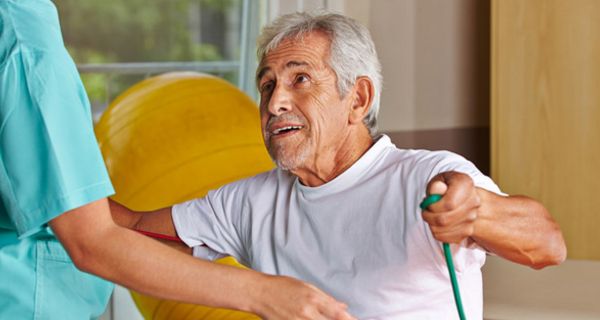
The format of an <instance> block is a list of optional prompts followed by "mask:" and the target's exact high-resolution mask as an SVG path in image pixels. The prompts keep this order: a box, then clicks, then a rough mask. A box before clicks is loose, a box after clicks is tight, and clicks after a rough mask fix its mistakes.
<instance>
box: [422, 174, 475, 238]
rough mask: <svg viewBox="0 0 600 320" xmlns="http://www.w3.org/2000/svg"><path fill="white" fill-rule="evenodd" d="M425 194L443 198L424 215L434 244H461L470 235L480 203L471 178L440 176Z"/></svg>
mask: <svg viewBox="0 0 600 320" xmlns="http://www.w3.org/2000/svg"><path fill="white" fill-rule="evenodd" d="M427 194H428V195H430V194H440V195H443V196H442V199H440V200H439V201H438V202H436V203H434V204H432V205H430V206H429V207H428V208H427V209H426V210H424V211H423V219H424V220H425V221H426V222H427V223H428V224H429V227H430V228H431V232H432V233H433V236H434V237H435V238H436V239H437V240H439V241H441V242H447V243H460V242H461V241H463V240H464V239H466V238H468V237H470V236H472V235H473V233H474V232H475V221H476V220H477V217H478V215H479V212H478V210H479V207H480V205H481V201H480V198H479V195H478V193H477V188H475V185H474V184H473V180H472V179H471V177H469V176H468V175H466V174H464V173H459V172H452V171H451V172H443V173H440V174H438V175H437V176H435V177H434V178H433V179H431V181H429V183H428V184H427Z"/></svg>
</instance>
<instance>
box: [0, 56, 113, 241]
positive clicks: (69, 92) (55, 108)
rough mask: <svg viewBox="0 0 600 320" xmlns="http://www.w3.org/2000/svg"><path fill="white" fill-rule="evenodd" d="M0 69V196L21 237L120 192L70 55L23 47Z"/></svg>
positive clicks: (11, 221)
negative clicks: (95, 134)
mask: <svg viewBox="0 0 600 320" xmlns="http://www.w3.org/2000/svg"><path fill="white" fill-rule="evenodd" d="M0 72H1V74H0V106H1V107H2V109H1V110H2V114H1V115H0V117H1V126H0V189H1V190H0V191H1V194H2V195H1V196H2V201H3V206H4V208H5V210H6V211H7V214H6V216H7V217H8V220H9V222H10V223H12V224H13V226H14V228H15V229H16V230H17V233H18V234H19V235H20V236H21V237H22V236H25V235H28V234H30V233H33V232H35V231H37V230H38V229H39V228H40V227H41V226H43V225H44V224H45V223H47V222H48V221H50V220H51V219H53V218H55V217H56V216H58V215H60V214H61V213H63V212H65V211H68V210H71V209H74V208H77V207H80V206H82V205H85V204H87V203H89V202H92V201H95V200H98V199H101V198H103V197H106V196H109V195H111V194H112V193H113V192H114V190H113V187H112V184H111V182H110V179H109V177H108V174H107V171H106V167H105V165H104V161H103V159H102V155H101V153H100V150H99V148H98V145H97V142H96V138H95V136H94V131H93V126H92V118H91V110H90V105H89V101H88V99H87V95H86V93H85V90H84V88H83V85H82V83H81V80H80V78H79V74H78V73H77V70H76V68H75V65H74V63H73V61H72V60H71V58H70V57H69V55H68V53H67V52H66V50H64V48H63V50H51V51H39V50H33V49H31V50H27V49H23V50H21V51H20V52H18V53H15V54H13V55H12V56H11V57H10V58H9V59H8V60H7V61H6V62H5V65H3V66H2V68H1V69H0Z"/></svg>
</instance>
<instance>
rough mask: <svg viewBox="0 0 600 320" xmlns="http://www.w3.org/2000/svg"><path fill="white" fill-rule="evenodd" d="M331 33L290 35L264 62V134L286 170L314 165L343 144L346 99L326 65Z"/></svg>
mask: <svg viewBox="0 0 600 320" xmlns="http://www.w3.org/2000/svg"><path fill="white" fill-rule="evenodd" d="M329 49H330V43H329V38H328V37H327V35H325V34H323V33H321V32H312V33H310V34H307V35H306V36H305V37H304V38H303V39H300V40H296V39H293V38H292V39H287V40H284V41H283V42H281V44H280V45H279V46H278V47H277V48H275V49H273V50H272V51H271V52H269V54H267V55H266V57H265V58H264V59H263V61H262V62H261V65H260V66H259V73H258V89H259V92H260V96H261V99H260V113H261V125H262V131H263V138H264V141H265V145H266V147H267V149H268V150H269V154H270V155H271V157H272V158H273V159H274V160H275V161H276V162H277V165H278V166H279V167H280V168H282V169H286V170H294V169H302V168H308V169H309V170H310V169H311V168H313V167H314V166H315V164H316V157H317V155H318V154H322V153H323V152H332V151H333V152H335V151H336V150H339V148H340V144H341V143H342V141H343V137H344V134H345V133H346V129H347V127H348V112H349V111H348V110H349V107H348V106H349V104H348V101H346V100H348V99H341V98H340V96H339V92H338V89H337V81H336V75H335V73H334V72H333V70H332V69H331V68H330V67H329V66H328V65H327V61H328V60H329V51H330V50H329Z"/></svg>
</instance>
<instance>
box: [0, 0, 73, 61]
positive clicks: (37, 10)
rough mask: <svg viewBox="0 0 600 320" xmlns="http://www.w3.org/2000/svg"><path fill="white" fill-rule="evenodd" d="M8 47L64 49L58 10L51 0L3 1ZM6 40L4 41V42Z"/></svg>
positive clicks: (38, 50)
mask: <svg viewBox="0 0 600 320" xmlns="http://www.w3.org/2000/svg"><path fill="white" fill-rule="evenodd" d="M0 2H1V4H0V10H1V17H2V28H3V29H4V30H3V31H2V36H3V38H4V41H10V42H13V43H12V44H8V43H5V44H4V46H5V47H12V48H13V49H18V50H21V51H33V52H55V51H57V52H61V51H63V50H64V42H63V38H62V33H61V29H60V23H59V19H58V13H57V10H56V7H55V6H54V4H53V3H52V2H51V1H49V0H23V1H0ZM4 41H3V42H4Z"/></svg>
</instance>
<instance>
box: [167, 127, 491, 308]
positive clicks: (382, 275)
mask: <svg viewBox="0 0 600 320" xmlns="http://www.w3.org/2000/svg"><path fill="white" fill-rule="evenodd" d="M444 171H459V172H463V173H466V174H468V175H469V176H471V178H472V179H473V181H474V182H475V185H476V186H478V187H481V188H485V189H487V190H490V191H493V192H496V193H500V190H499V189H498V187H497V186H496V185H495V184H494V182H493V181H492V180H491V179H490V178H488V177H486V176H485V175H483V174H482V173H481V172H480V171H479V170H477V168H475V166H474V165H473V164H472V163H471V162H469V161H467V160H465V159H464V158H463V157H461V156H459V155H456V154H454V153H451V152H447V151H440V152H431V151H426V150H400V149H398V148H396V146H394V145H393V144H392V143H391V141H390V139H389V138H388V137H387V136H385V135H384V136H381V137H380V138H379V139H378V141H377V142H376V143H375V144H374V145H373V146H372V147H371V148H370V149H369V150H368V151H367V152H366V153H365V154H364V155H363V156H362V157H361V158H360V159H359V160H358V161H357V162H356V163H355V164H354V165H352V166H351V167H350V168H349V169H348V170H346V171H345V172H344V173H342V174H341V175H339V176H338V177H336V178H335V179H334V180H332V181H330V182H328V183H326V184H324V185H321V186H318V187H307V186H304V185H302V184H301V183H300V181H299V180H298V179H297V177H295V176H293V175H291V174H290V173H289V172H286V171H282V170H279V169H275V170H272V171H269V172H266V173H263V174H260V175H257V176H254V177H252V178H249V179H245V180H241V181H237V182H234V183H231V184H228V185H225V186H223V187H222V188H220V189H218V190H215V191H211V192H209V193H208V195H207V196H206V197H204V198H201V199H196V200H192V201H189V202H185V203H182V204H179V205H176V206H175V207H174V208H173V221H174V223H175V227H176V229H177V233H178V235H179V236H180V237H181V239H182V240H183V241H184V242H185V243H186V244H187V245H189V246H190V247H194V255H195V256H198V257H202V258H206V259H215V258H217V257H218V256H219V255H231V256H233V257H235V258H236V259H238V260H239V261H240V262H241V263H243V264H245V265H247V266H249V267H251V268H252V269H255V270H258V271H262V272H265V273H268V274H277V275H287V276H292V277H295V278H298V279H301V280H304V281H307V282H309V283H312V284H314V285H316V286H317V287H318V288H320V289H322V290H323V291H325V292H327V293H328V294H330V295H332V296H333V297H335V298H336V299H337V300H339V301H341V302H344V303H347V304H348V306H349V311H350V313H351V314H352V315H354V316H355V317H358V318H361V319H436V320H439V319H455V318H458V316H457V311H456V307H455V304H454V298H453V294H452V285H451V282H450V279H449V275H448V270H447V267H446V262H445V260H444V255H443V251H442V247H441V244H440V243H439V242H438V241H436V240H435V239H434V238H433V236H432V234H431V231H430V229H429V226H428V225H427V223H425V221H424V220H423V218H422V216H421V209H419V203H420V202H421V201H422V200H423V198H424V197H425V190H426V186H427V183H428V181H429V180H431V178H433V177H434V176H435V175H437V174H438V173H440V172H444ZM201 245H206V246H208V248H207V247H201ZM452 250H453V255H454V263H455V267H456V269H457V278H458V281H459V285H460V289H461V294H462V300H463V305H464V308H465V312H466V315H467V318H468V319H481V318H482V313H483V312H482V284H481V271H480V268H481V266H482V265H483V264H484V262H485V251H484V250H483V249H481V248H480V247H478V246H477V245H475V244H472V243H471V244H469V245H467V244H466V243H465V244H464V245H461V246H452Z"/></svg>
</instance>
